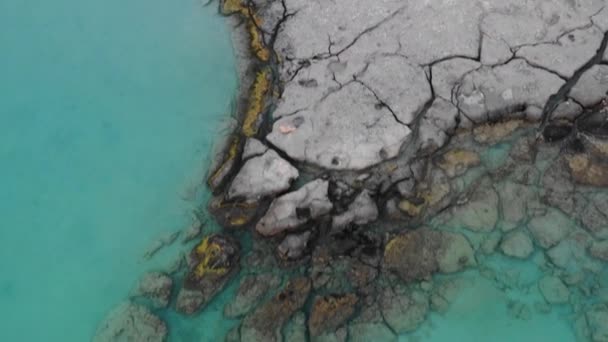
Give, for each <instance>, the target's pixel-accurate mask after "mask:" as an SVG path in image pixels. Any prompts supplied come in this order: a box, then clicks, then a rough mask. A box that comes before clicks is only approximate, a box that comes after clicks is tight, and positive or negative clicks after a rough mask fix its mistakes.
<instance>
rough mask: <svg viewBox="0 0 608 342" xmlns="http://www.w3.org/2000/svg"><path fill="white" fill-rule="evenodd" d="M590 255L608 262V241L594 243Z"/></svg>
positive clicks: (590, 248)
mask: <svg viewBox="0 0 608 342" xmlns="http://www.w3.org/2000/svg"><path fill="white" fill-rule="evenodd" d="M589 253H590V254H591V255H592V256H593V257H595V258H597V259H600V260H602V261H606V262H608V240H604V241H599V242H593V243H592V244H591V246H590V247H589Z"/></svg>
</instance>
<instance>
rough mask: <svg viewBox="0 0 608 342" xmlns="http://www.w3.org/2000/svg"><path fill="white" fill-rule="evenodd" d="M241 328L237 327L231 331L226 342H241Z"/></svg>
mask: <svg viewBox="0 0 608 342" xmlns="http://www.w3.org/2000/svg"><path fill="white" fill-rule="evenodd" d="M239 328H240V327H239V326H238V325H236V326H235V327H234V328H232V329H230V331H228V333H227V334H226V338H225V339H224V342H241V332H240V331H239Z"/></svg>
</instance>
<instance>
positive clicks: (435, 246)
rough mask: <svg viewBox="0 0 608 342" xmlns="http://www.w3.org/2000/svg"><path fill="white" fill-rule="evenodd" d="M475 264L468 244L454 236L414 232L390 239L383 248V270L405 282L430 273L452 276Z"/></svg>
mask: <svg viewBox="0 0 608 342" xmlns="http://www.w3.org/2000/svg"><path fill="white" fill-rule="evenodd" d="M475 264H476V260H475V254H474V251H473V249H472V247H471V245H470V243H469V242H468V240H467V239H466V238H465V237H464V236H462V235H461V234H457V233H450V232H440V231H435V230H431V229H427V228H420V229H416V230H413V231H410V232H407V233H404V234H401V235H398V236H396V237H394V238H393V239H391V240H390V241H389V242H388V243H387V244H386V247H385V248H384V260H383V266H384V267H385V268H386V269H387V270H389V271H393V272H395V273H397V275H399V276H400V277H401V279H403V280H404V281H405V282H411V281H414V280H423V279H427V278H429V277H430V276H431V275H432V274H433V273H435V272H437V271H440V272H443V273H453V272H457V271H460V270H462V269H464V268H465V267H467V266H472V265H475Z"/></svg>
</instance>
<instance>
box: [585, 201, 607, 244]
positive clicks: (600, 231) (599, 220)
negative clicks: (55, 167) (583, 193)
mask: <svg viewBox="0 0 608 342" xmlns="http://www.w3.org/2000/svg"><path fill="white" fill-rule="evenodd" d="M580 218H581V221H582V223H583V228H585V229H586V230H587V231H588V232H589V233H591V234H592V235H593V236H595V237H596V238H597V239H608V216H606V215H605V214H604V213H602V211H601V210H599V209H598V207H597V205H595V203H593V202H591V203H589V204H588V205H587V206H586V207H585V209H584V210H583V211H582V212H581V213H580Z"/></svg>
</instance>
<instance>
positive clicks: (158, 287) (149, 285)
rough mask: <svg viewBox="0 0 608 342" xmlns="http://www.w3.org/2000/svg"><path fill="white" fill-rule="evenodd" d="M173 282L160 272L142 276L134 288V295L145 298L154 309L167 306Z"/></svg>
mask: <svg viewBox="0 0 608 342" xmlns="http://www.w3.org/2000/svg"><path fill="white" fill-rule="evenodd" d="M172 287H173V280H172V279H171V277H169V276H168V275H166V274H164V273H161V272H149V273H146V274H144V275H143V276H142V278H141V279H140V280H139V283H138V284H137V287H136V288H135V291H134V293H133V294H134V295H135V296H141V297H144V298H147V299H148V300H150V301H151V303H152V305H153V306H154V307H156V308H164V307H166V306H167V305H169V299H170V298H171V288H172Z"/></svg>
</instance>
